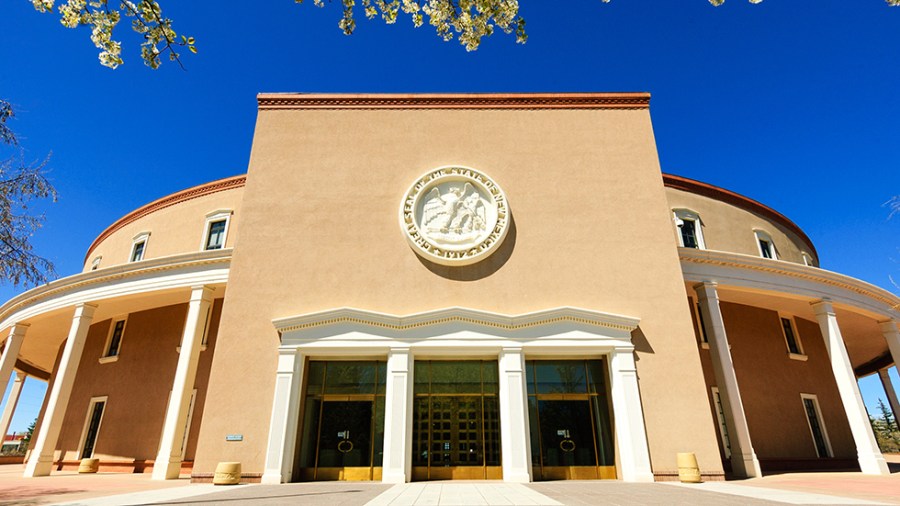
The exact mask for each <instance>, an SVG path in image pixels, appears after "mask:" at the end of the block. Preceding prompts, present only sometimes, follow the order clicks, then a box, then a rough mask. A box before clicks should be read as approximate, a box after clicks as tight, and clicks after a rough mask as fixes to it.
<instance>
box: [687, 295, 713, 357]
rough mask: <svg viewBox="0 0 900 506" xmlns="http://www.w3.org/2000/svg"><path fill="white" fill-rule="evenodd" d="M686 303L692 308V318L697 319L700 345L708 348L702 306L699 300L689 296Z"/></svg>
mask: <svg viewBox="0 0 900 506" xmlns="http://www.w3.org/2000/svg"><path fill="white" fill-rule="evenodd" d="M688 304H690V305H691V307H692V308H693V309H694V318H695V319H696V320H697V329H698V331H699V333H700V336H699V337H700V345H701V346H702V347H703V348H706V349H709V337H707V335H706V324H705V323H703V308H702V307H701V306H700V303H699V302H694V300H693V299H691V298H690V297H688Z"/></svg>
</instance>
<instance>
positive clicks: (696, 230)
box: [673, 209, 706, 249]
mask: <svg viewBox="0 0 900 506" xmlns="http://www.w3.org/2000/svg"><path fill="white" fill-rule="evenodd" d="M673 212H674V213H675V226H676V227H678V245H679V246H681V247H683V248H697V249H706V244H704V243H703V230H702V227H701V222H700V215H698V214H697V213H695V212H693V211H690V210H687V209H675V210H674V211H673Z"/></svg>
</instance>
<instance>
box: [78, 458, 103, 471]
mask: <svg viewBox="0 0 900 506" xmlns="http://www.w3.org/2000/svg"><path fill="white" fill-rule="evenodd" d="M99 469H100V459H81V463H80V464H78V473H79V474H85V473H96V472H97V471H98V470H99Z"/></svg>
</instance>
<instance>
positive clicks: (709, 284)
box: [694, 280, 719, 290]
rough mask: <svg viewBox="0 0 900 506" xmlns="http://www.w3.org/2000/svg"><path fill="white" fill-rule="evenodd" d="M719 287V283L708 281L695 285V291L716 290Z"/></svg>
mask: <svg viewBox="0 0 900 506" xmlns="http://www.w3.org/2000/svg"><path fill="white" fill-rule="evenodd" d="M718 286H719V283H717V282H715V281H708V280H707V281H701V282H699V283H697V284H695V285H694V290H700V289H704V288H705V289H713V290H715V289H716V288H717V287H718Z"/></svg>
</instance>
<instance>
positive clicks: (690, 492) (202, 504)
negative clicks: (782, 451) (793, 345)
mask: <svg viewBox="0 0 900 506" xmlns="http://www.w3.org/2000/svg"><path fill="white" fill-rule="evenodd" d="M894 470H895V472H894V474H892V475H891V476H865V475H862V474H859V473H792V474H782V475H772V476H767V477H764V478H760V479H754V480H742V481H729V482H707V483H701V484H696V485H687V484H680V483H623V482H621V481H555V482H542V483H529V484H514V483H504V482H499V481H470V482H459V481H453V482H449V481H448V482H428V483H406V484H402V485H385V484H382V483H376V482H316V483H291V484H285V485H237V486H231V487H222V486H214V485H209V484H191V483H190V480H189V479H187V478H186V477H185V478H182V479H179V480H170V481H153V480H151V479H150V475H149V474H121V473H98V474H93V475H90V474H89V475H79V474H77V473H75V472H70V471H67V472H55V473H53V475H52V476H51V477H48V478H29V479H26V478H22V466H21V465H6V466H0V506H10V505H25V506H32V505H33V506H43V505H51V504H66V505H84V506H126V505H150V504H152V505H160V504H173V505H196V506H209V505H218V504H224V505H244V504H246V505H252V506H263V505H282V504H303V505H305V506H306V505H308V506H317V505H321V506H343V505H347V506H350V505H354V506H363V505H368V506H407V505H436V506H439V505H465V506H475V505H486V506H488V505H489V506H493V505H547V506H557V505H565V506H587V505H598V504H613V505H614V504H623V505H626V504H648V505H701V506H702V505H730V504H734V505H750V506H754V505H767V504H768V505H772V504H860V505H866V504H900V472H896V471H900V469H896V467H895V469H894Z"/></svg>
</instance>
